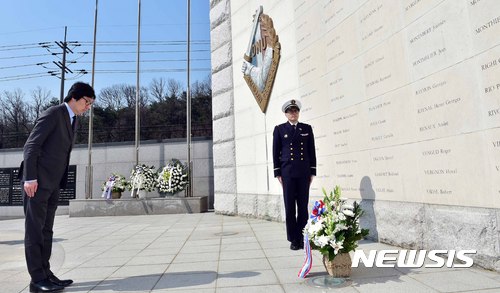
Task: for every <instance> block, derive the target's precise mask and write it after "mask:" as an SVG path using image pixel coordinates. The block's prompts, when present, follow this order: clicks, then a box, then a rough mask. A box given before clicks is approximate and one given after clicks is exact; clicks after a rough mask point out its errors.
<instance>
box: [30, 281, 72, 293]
mask: <svg viewBox="0 0 500 293" xmlns="http://www.w3.org/2000/svg"><path fill="white" fill-rule="evenodd" d="M62 289H64V287H63V286H59V285H56V284H54V283H52V282H51V281H49V279H45V280H41V281H38V282H36V283H34V282H31V283H30V292H58V291H61V290H62Z"/></svg>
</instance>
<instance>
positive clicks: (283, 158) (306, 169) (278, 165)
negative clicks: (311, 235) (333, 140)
mask: <svg viewBox="0 0 500 293" xmlns="http://www.w3.org/2000/svg"><path fill="white" fill-rule="evenodd" d="M300 108H301V103H300V102H299V101H297V100H289V101H287V102H285V104H283V107H282V108H281V110H282V111H283V112H284V113H285V116H286V118H287V119H288V121H287V122H285V123H283V124H280V125H277V126H276V127H275V128H274V132H273V163H274V177H276V178H278V180H279V182H280V183H281V186H282V187H283V199H284V202H285V216H286V234H287V239H288V241H290V249H292V250H298V249H301V248H304V242H303V236H302V230H303V229H304V227H305V225H306V223H307V219H308V216H309V214H308V208H307V205H308V202H309V186H310V185H311V182H312V180H313V177H314V176H316V149H315V146H314V134H313V131H312V128H311V125H309V124H305V123H300V122H299V121H298V120H299V113H300Z"/></svg>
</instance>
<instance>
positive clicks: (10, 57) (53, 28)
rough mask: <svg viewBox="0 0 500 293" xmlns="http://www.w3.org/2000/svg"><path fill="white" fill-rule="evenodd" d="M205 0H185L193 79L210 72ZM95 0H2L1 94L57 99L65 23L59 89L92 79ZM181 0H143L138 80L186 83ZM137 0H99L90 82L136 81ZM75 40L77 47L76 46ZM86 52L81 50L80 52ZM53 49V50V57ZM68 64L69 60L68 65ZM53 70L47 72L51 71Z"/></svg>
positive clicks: (103, 84) (184, 17)
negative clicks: (38, 91)
mask: <svg viewBox="0 0 500 293" xmlns="http://www.w3.org/2000/svg"><path fill="white" fill-rule="evenodd" d="M209 2H210V1H209V0H191V82H194V81H196V80H203V79H205V78H206V77H207V76H208V75H209V73H210V21H209V5H210V3H209ZM95 3H96V1H95V0H6V1H2V7H1V9H0V40H1V41H0V94H1V93H3V92H4V91H13V90H15V89H18V88H19V89H21V90H22V91H23V92H24V93H25V96H26V98H27V99H29V97H30V92H31V91H32V90H33V89H35V88H36V87H38V86H40V87H41V88H42V89H46V90H49V91H50V92H51V94H52V96H54V97H59V94H60V87H61V80H60V79H59V78H58V77H59V76H60V73H61V69H59V68H58V67H57V66H56V65H55V64H54V63H53V62H57V61H62V54H61V53H62V49H61V48H60V47H59V46H58V45H57V44H56V43H55V42H62V41H63V40H64V27H65V26H67V42H68V48H69V49H71V50H72V51H73V53H72V54H71V53H70V54H67V57H66V60H67V62H68V63H67V64H66V65H67V67H68V68H69V69H70V70H72V71H73V74H71V73H69V74H66V83H65V89H64V94H66V93H67V90H68V89H69V87H70V86H71V84H73V83H74V82H75V81H84V82H88V83H91V70H92V41H93V33H94V14H95ZM186 11H187V0H141V56H140V59H141V64H140V71H141V75H140V84H141V86H147V85H149V83H150V82H151V80H152V79H153V78H160V77H162V78H164V79H168V78H173V79H175V80H178V81H180V82H181V83H182V84H183V85H184V86H186V75H187V73H186V58H187V55H186V50H187V46H186V39H187V38H186V35H187V33H186V30H187V12H186ZM137 15H138V0H99V1H98V18H97V48H96V66H95V81H94V86H95V89H96V93H97V94H98V93H99V91H100V90H101V89H102V88H105V87H108V86H111V85H114V84H121V83H125V84H130V85H134V86H135V84H136V74H135V72H136V60H137V55H136V48H137V43H136V41H137ZM76 44H78V46H75V45H76ZM84 52H87V54H85V53H84ZM53 53H56V54H55V55H54V54H53ZM71 62H74V63H71ZM81 70H84V71H85V72H88V73H87V74H84V75H82V74H81V73H79V72H82V71H81ZM52 71H54V72H56V73H57V76H51V75H50V73H49V72H52Z"/></svg>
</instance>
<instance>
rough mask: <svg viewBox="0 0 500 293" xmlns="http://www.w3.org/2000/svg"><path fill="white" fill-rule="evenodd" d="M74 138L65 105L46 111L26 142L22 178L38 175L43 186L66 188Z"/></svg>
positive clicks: (21, 171) (32, 178)
mask: <svg viewBox="0 0 500 293" xmlns="http://www.w3.org/2000/svg"><path fill="white" fill-rule="evenodd" d="M75 123H77V122H76V121H75ZM75 129H76V127H75ZM74 138H75V132H74V130H73V128H72V127H71V122H70V119H69V113H68V109H67V108H66V105H64V104H61V105H57V106H53V107H50V108H49V109H47V110H46V111H44V112H43V113H42V114H41V115H40V117H39V118H38V120H37V121H36V123H35V127H34V128H33V130H32V131H31V133H30V136H29V137H28V140H27V141H26V143H25V145H24V160H23V162H22V163H21V167H20V170H19V174H20V176H22V177H21V178H22V180H23V181H26V180H34V179H37V181H38V186H39V187H42V188H48V189H56V188H64V187H65V186H66V182H67V175H68V166H69V159H70V153H71V150H72V148H73V144H74Z"/></svg>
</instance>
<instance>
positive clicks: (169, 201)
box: [69, 196, 208, 217]
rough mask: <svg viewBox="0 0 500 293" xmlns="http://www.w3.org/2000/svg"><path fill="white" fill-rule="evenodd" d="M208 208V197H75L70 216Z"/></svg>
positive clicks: (174, 212) (203, 209)
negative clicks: (111, 198) (107, 198)
mask: <svg viewBox="0 0 500 293" xmlns="http://www.w3.org/2000/svg"><path fill="white" fill-rule="evenodd" d="M207 209H208V197H207V196H201V197H165V198H146V199H135V198H130V199H113V200H104V199H73V200H70V202H69V216H70V217H102V216H130V215H161V214H192V213H203V212H206V211H207Z"/></svg>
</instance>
